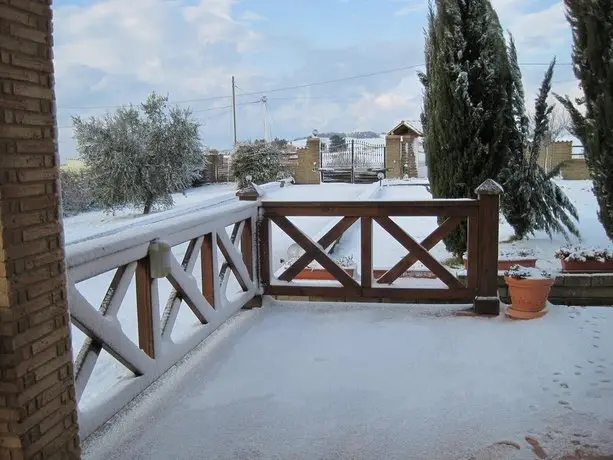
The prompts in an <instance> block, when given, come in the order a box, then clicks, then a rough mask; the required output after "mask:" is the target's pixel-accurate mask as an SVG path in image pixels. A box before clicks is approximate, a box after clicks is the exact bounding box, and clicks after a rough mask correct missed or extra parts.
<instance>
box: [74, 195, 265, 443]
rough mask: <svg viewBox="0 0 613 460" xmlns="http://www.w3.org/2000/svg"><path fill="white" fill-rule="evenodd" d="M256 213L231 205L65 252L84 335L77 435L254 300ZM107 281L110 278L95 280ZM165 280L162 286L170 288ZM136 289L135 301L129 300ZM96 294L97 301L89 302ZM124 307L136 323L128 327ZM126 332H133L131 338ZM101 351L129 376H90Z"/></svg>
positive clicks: (249, 206) (254, 205)
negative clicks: (187, 320)
mask: <svg viewBox="0 0 613 460" xmlns="http://www.w3.org/2000/svg"><path fill="white" fill-rule="evenodd" d="M257 216H258V202H234V203H231V204H228V205H226V206H223V207H218V208H214V209H209V210H203V211H201V212H196V213H193V214H191V215H188V216H182V217H180V218H176V219H173V220H171V221H162V222H158V223H154V224H152V225H150V226H147V227H141V228H134V229H130V230H126V231H123V232H120V233H117V234H113V235H110V236H107V237H103V238H98V239H96V240H91V241H86V242H83V243H78V244H74V245H71V246H69V247H67V248H66V265H67V278H68V298H69V308H70V317H71V321H72V323H73V325H74V326H76V327H77V328H78V330H80V331H81V332H82V333H83V334H84V336H85V338H84V340H83V343H82V346H81V347H80V351H79V352H78V354H77V355H76V358H75V382H76V396H77V400H79V402H80V404H79V409H80V414H79V425H80V431H81V436H82V437H85V436H88V435H89V434H91V433H92V432H93V431H94V430H95V429H97V428H98V427H99V426H101V425H102V424H103V423H104V422H105V421H107V420H109V419H110V418H111V417H112V416H113V415H114V414H115V413H117V412H118V411H119V410H120V409H121V408H122V407H123V406H125V405H126V404H127V403H128V402H130V401H131V400H132V399H133V398H134V397H136V396H137V395H138V394H139V393H141V392H142V391H143V390H144V389H145V388H146V387H147V386H149V385H150V384H151V383H152V382H153V381H154V380H156V379H157V378H158V377H160V376H161V375H162V374H163V373H164V372H165V371H166V370H168V369H169V368H170V367H171V366H173V365H174V364H175V363H176V362H177V361H179V360H180V359H181V358H182V357H183V356H185V355H186V354H187V353H188V352H189V351H191V350H192V349H193V348H194V347H195V346H196V345H198V344H199V343H200V342H201V341H202V340H203V339H204V338H206V337H207V336H209V335H210V334H211V333H212V332H213V331H214V330H215V329H216V328H217V327H218V326H220V325H221V324H222V323H223V322H224V321H225V320H227V319H228V318H229V317H231V316H232V315H234V314H235V313H236V312H237V311H238V310H240V309H241V308H242V307H243V306H245V305H246V304H247V303H248V302H249V301H251V300H252V299H253V298H254V297H256V296H257V295H258V294H259V288H258V286H259V282H258V279H257V278H258V276H257V270H256V265H255V262H256V245H255V243H256V240H255V229H256V223H257V222H256V221H257ZM198 260H199V261H200V263H199V264H197V262H198ZM220 262H223V263H220ZM104 275H108V276H106V280H103V281H100V280H99V279H100V278H105V276H104ZM110 275H112V277H111V276H110ZM196 278H198V281H197V279H196ZM94 280H95V281H94ZM109 280H110V282H109ZM88 282H89V284H87V283H88ZM162 282H166V284H167V285H168V288H167V289H166V290H164V289H162V284H161V283H162ZM80 283H83V284H87V285H88V289H84V288H83V287H82V286H80V285H79V284H80ZM132 286H133V287H134V290H135V293H136V295H135V296H134V297H135V298H134V297H130V296H127V293H128V290H129V288H130V287H132ZM100 288H103V289H102V290H101V289H100ZM96 291H98V294H102V295H99V299H92V297H96V296H95V294H96ZM92 292H93V295H92ZM161 301H163V302H165V303H163V304H162V303H161ZM98 303H99V304H98ZM182 304H184V306H183V307H181V305H182ZM160 305H165V307H164V308H160ZM186 307H187V308H188V309H189V310H191V313H192V314H193V316H192V317H191V320H192V322H191V324H189V325H187V326H186V325H183V326H181V331H178V332H180V333H177V330H176V328H175V325H176V324H177V318H178V316H179V313H180V310H183V309H185V308H186ZM120 309H121V312H120ZM126 310H127V314H126ZM130 310H132V314H131V317H132V318H134V317H136V324H135V325H134V324H125V323H129V320H126V319H125V318H126V317H130V314H129V312H130ZM122 312H123V313H122ZM120 313H122V315H119V316H118V314H120ZM181 313H184V312H181ZM187 313H189V312H187ZM130 326H132V329H135V331H134V334H132V335H133V337H130V335H131V334H130ZM73 334H75V335H79V332H78V331H75V332H73ZM103 350H104V351H106V352H107V353H108V354H109V355H111V356H112V357H113V358H114V359H115V360H116V361H117V362H118V363H121V365H122V366H123V367H124V368H125V369H127V370H128V371H129V375H131V377H130V376H128V377H127V378H120V379H115V381H113V382H111V384H108V382H107V380H108V379H106V378H105V373H107V372H108V369H111V368H112V366H111V365H109V366H108V369H107V367H104V371H103V373H102V374H100V372H99V373H98V374H100V375H98V374H96V375H97V377H96V378H92V374H93V373H94V367H95V365H96V362H97V361H99V359H98V358H99V356H100V354H101V352H102V351H103ZM76 351H77V349H76V348H75V352H76ZM105 359H106V361H105V362H104V363H103V364H104V365H105V366H106V365H107V364H108V362H112V360H111V359H110V358H108V356H105ZM112 364H113V365H115V363H112ZM125 369H124V370H125ZM111 370H112V369H111ZM90 386H92V387H95V388H93V389H92V390H91V391H93V392H94V393H95V397H92V398H90V399H91V400H93V402H91V401H90V403H89V404H87V407H85V408H83V407H82V404H81V403H82V397H83V394H84V392H85V390H86V387H87V388H88V391H89V390H90V388H89V387H90Z"/></svg>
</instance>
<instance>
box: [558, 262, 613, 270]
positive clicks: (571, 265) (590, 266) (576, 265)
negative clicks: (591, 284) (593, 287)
mask: <svg viewBox="0 0 613 460" xmlns="http://www.w3.org/2000/svg"><path fill="white" fill-rule="evenodd" d="M561 262H562V270H564V271H565V272H584V273H585V272H613V260H605V261H604V262H598V261H597V260H586V261H581V260H564V259H562V260H561Z"/></svg>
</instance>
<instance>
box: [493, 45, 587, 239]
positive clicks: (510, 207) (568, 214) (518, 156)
mask: <svg viewBox="0 0 613 460" xmlns="http://www.w3.org/2000/svg"><path fill="white" fill-rule="evenodd" d="M509 60H510V62H511V69H512V75H513V85H512V88H513V89H512V104H513V115H514V121H515V124H514V126H513V128H514V131H513V133H512V136H511V147H512V155H511V158H510V160H509V163H508V165H507V166H506V167H505V168H503V170H502V171H501V174H500V181H501V182H502V184H503V187H504V188H505V190H506V191H507V192H506V193H505V194H504V195H503V197H502V210H503V213H504V215H505V217H506V219H507V222H508V223H509V224H510V225H511V226H512V227H513V230H514V231H515V239H516V240H521V239H523V238H525V237H526V236H528V235H530V234H534V232H535V231H537V230H543V231H545V232H547V234H548V235H549V236H550V237H551V236H552V235H553V233H554V232H557V233H564V234H565V235H567V231H568V232H570V233H572V234H573V235H576V236H579V230H578V228H577V227H576V225H575V223H574V221H573V219H575V220H577V219H578V215H577V209H576V208H575V206H574V205H573V204H572V203H571V201H570V200H569V199H568V197H567V196H566V195H565V194H564V192H563V191H562V189H561V188H560V187H558V185H557V184H556V183H555V182H554V181H553V178H554V177H556V176H557V175H558V174H559V170H560V166H558V168H554V170H553V171H551V172H549V173H545V171H544V170H543V168H542V167H541V166H540V165H539V164H538V157H539V154H540V151H541V148H542V146H543V143H544V141H545V138H546V136H547V135H548V133H549V119H550V116H551V113H552V112H553V107H552V106H551V105H549V104H548V103H547V98H548V97H549V93H550V91H551V80H552V78H553V71H554V67H555V60H554V61H553V62H552V63H551V65H550V66H549V68H548V69H547V72H546V73H545V77H544V79H543V82H542V84H541V88H540V91H539V94H538V96H537V98H536V101H535V107H534V109H535V116H534V128H533V130H532V133H530V128H529V124H530V121H529V119H528V116H527V115H526V109H525V104H524V89H523V84H522V76H521V71H520V69H519V65H518V63H517V52H516V50H515V43H514V41H513V38H512V37H511V40H510V45H509Z"/></svg>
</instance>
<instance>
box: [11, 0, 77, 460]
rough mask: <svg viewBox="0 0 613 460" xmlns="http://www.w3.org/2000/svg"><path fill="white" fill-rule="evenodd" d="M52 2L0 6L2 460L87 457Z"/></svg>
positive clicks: (15, 1)
mask: <svg viewBox="0 0 613 460" xmlns="http://www.w3.org/2000/svg"><path fill="white" fill-rule="evenodd" d="M51 47H52V24H51V2H50V1H49V0H11V2H10V3H9V2H8V1H6V0H4V1H0V108H2V110H0V458H1V459H37V460H38V459H41V460H43V459H67V460H69V459H78V458H79V457H80V453H79V438H78V425H77V412H76V403H75V392H74V381H73V366H72V353H71V342H70V329H69V327H70V326H69V324H70V322H69V317H68V304H67V298H66V279H65V273H64V270H65V265H64V247H63V236H62V223H61V217H60V203H59V197H58V184H57V178H58V171H59V169H58V165H59V161H58V157H57V151H56V119H55V96H54V79H53V64H52V58H53V54H52V49H51Z"/></svg>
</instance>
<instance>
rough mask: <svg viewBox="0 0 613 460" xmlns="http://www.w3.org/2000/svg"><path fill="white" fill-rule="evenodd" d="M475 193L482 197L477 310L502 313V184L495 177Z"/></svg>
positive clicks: (483, 313)
mask: <svg viewBox="0 0 613 460" xmlns="http://www.w3.org/2000/svg"><path fill="white" fill-rule="evenodd" d="M475 193H476V194H477V196H478V200H479V224H478V226H477V228H478V232H479V238H478V240H479V244H478V252H477V253H478V261H479V263H478V280H477V293H476V296H475V301H474V311H475V313H476V314H478V315H492V316H496V315H498V314H500V297H499V296H498V233H499V231H498V226H499V212H500V195H501V194H502V193H503V189H502V187H501V186H500V185H499V184H498V183H496V181H494V180H492V179H488V180H486V181H485V182H483V184H481V185H480V186H479V187H478V188H477V189H476V190H475Z"/></svg>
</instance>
